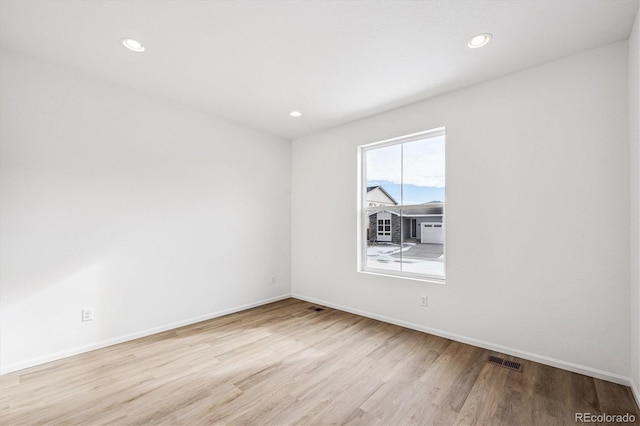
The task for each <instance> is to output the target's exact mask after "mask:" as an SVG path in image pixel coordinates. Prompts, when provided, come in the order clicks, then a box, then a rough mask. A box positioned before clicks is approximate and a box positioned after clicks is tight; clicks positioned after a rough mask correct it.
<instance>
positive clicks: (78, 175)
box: [0, 52, 291, 371]
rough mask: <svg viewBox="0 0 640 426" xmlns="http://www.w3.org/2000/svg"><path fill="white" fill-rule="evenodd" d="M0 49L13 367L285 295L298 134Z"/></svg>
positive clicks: (5, 355)
mask: <svg viewBox="0 0 640 426" xmlns="http://www.w3.org/2000/svg"><path fill="white" fill-rule="evenodd" d="M0 59H1V61H0V63H1V64H2V67H1V74H2V75H1V86H0V91H1V93H2V96H1V97H0V122H1V126H0V129H1V130H0V132H1V133H0V140H1V152H0V154H1V165H0V170H1V176H0V182H1V187H0V190H1V191H0V196H1V197H2V199H1V206H2V210H1V211H0V221H1V222H0V234H1V240H0V244H1V246H0V253H1V257H0V263H1V265H2V267H1V269H0V273H1V276H0V277H1V287H0V291H1V309H0V310H1V319H0V339H1V343H0V349H1V363H2V370H3V371H10V370H13V369H16V368H19V367H24V366H26V365H30V364H33V363H36V362H41V361H45V360H48V359H53V358H56V357H59V356H63V355H68V354H70V353H74V352H77V351H80V350H85V349H89V348H92V347H95V346H99V345H101V344H104V343H113V342H114V341H118V340H121V339H123V338H127V337H132V336H135V335H140V334H144V333H145V332H148V331H149V330H158V329H162V328H166V327H170V326H171V325H176V324H181V323H184V322H189V321H192V320H194V319H196V318H202V317H207V316H210V315H215V314H216V313H220V312H223V311H229V310H234V309H238V308H240V307H243V306H246V305H251V304H256V303H261V302H263V301H264V300H266V299H270V298H274V297H277V296H280V295H288V294H289V293H290V220H291V219H290V182H291V179H290V178H291V175H290V164H291V162H290V152H291V150H290V142H288V141H285V140H283V139H279V138H275V137H272V136H268V135H265V134H263V133H260V132H257V131H254V130H250V129H246V128H242V127H239V126H236V125H233V124H230V123H228V122H224V121H221V120H217V119H215V118H212V117H210V116H207V115H204V114H201V113H199V112H196V111H193V110H190V109H188V108H186V107H182V106H179V105H176V104H172V103H168V102H165V101H163V100H158V99H153V98H148V97H146V96H144V95H142V94H138V93H135V92H133V91H130V90H127V89H123V88H119V87H117V86H111V85H109V84H107V83H103V82H100V81H97V80H95V81H94V80H92V79H91V78H86V77H84V76H83V75H79V74H75V73H74V72H73V71H70V70H66V69H61V68H56V67H55V66H53V65H51V64H48V63H44V62H39V61H36V60H31V59H27V58H23V57H19V56H15V55H14V54H11V53H8V52H2V53H1V58H0ZM272 274H275V275H276V276H277V284H275V285H273V284H270V279H271V275H272ZM83 307H92V308H94V309H95V320H94V321H93V322H87V323H82V322H81V321H80V312H81V309H82V308H83Z"/></svg>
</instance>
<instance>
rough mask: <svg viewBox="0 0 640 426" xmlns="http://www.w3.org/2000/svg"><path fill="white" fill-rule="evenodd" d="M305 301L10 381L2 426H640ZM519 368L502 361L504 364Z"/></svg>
mask: <svg viewBox="0 0 640 426" xmlns="http://www.w3.org/2000/svg"><path fill="white" fill-rule="evenodd" d="M313 306H314V305H313V304H310V303H307V302H302V301H299V300H296V299H287V300H283V301H280V302H276V303H272V304H268V305H264V306H259V307H256V308H252V309H249V310H247V311H243V312H237V313H234V314H230V315H227V316H224V317H220V318H215V319H212V320H209V321H204V322H201V323H198V324H192V325H189V326H185V327H181V328H178V329H175V330H169V331H166V332H163V333H159V334H156V335H153V336H148V337H145V338H141V339H137V340H133V341H131V342H125V343H121V344H118V345H114V346H111V347H107V348H103V349H100V350H96V351H92V352H88V353H85V354H80V355H77V356H74V357H70V358H66V359H63V360H59V361H55V362H51V363H48V364H43V365H40V366H36V367H33V368H29V369H26V370H22V371H17V372H14V373H10V374H6V375H4V376H2V378H1V380H0V424H2V425H3V426H4V425H7V426H13V425H16V426H18V425H40V424H42V425H87V424H91V425H118V426H122V425H172V426H174V425H213V424H224V425H236V424H237V425H288V424H305V425H326V424H348V425H385V426H386V425H451V424H455V423H457V424H484V425H532V424H534V425H537V424H575V422H574V415H575V412H578V411H580V412H582V411H584V412H591V413H592V414H598V413H603V412H606V413H609V414H618V413H621V414H623V413H626V412H629V413H631V414H634V415H635V416H636V419H638V417H640V416H638V407H636V405H635V402H634V400H633V396H632V394H631V392H630V390H629V388H626V387H624V386H620V385H616V384H613V383H608V382H604V381H602V380H596V379H593V378H590V377H587V376H582V375H579V374H575V373H570V372H567V371H563V370H559V369H556V368H552V367H549V366H545V365H541V364H536V363H534V362H530V361H524V360H518V361H521V362H522V363H523V371H522V372H514V371H510V370H508V369H506V368H502V367H500V366H496V365H493V364H488V363H487V362H486V361H487V358H488V355H490V354H492V352H490V351H487V350H484V349H481V348H477V347H473V346H469V345H465V344H462V343H459V342H453V341H450V340H447V339H444V338H441V337H437V336H432V335H429V334H425V333H420V332H417V331H415V330H408V329H404V328H402V327H398V326H396V325H392V324H387V323H382V322H379V321H376V320H372V319H369V318H363V317H360V316H357V315H352V314H349V313H345V312H341V311H338V310H335V309H331V308H324V310H322V311H319V312H317V311H315V310H311V309H309V308H311V307H313ZM496 355H499V356H501V357H503V358H506V359H511V360H514V359H513V358H512V357H508V356H506V355H502V354H496Z"/></svg>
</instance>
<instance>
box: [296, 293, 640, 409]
mask: <svg viewBox="0 0 640 426" xmlns="http://www.w3.org/2000/svg"><path fill="white" fill-rule="evenodd" d="M291 297H294V298H296V299H300V300H304V301H307V302H311V303H317V304H319V305H324V306H328V307H330V308H334V309H338V310H340V311H345V312H350V313H352V314H356V315H360V316H363V317H367V318H371V319H375V320H379V321H383V322H386V323H390V324H395V325H399V326H401V327H405V328H410V329H412V330H417V331H422V332H424V333H429V334H433V335H436V336H440V337H444V338H446V339H450V340H455V341H456V342H461V343H467V344H469V345H472V346H478V347H480V348H484V349H488V350H491V351H496V352H500V353H504V354H507V355H512V356H516V357H518V358H523V359H526V360H529V361H534V362H538V363H540V364H545V365H549V366H551V367H557V368H560V369H563V370H568V371H572V372H574V373H579V374H584V375H585V376H590V377H595V378H597V379H602V380H606V381H608V382H613V383H618V384H621V385H625V386H630V387H631V388H632V390H633V392H634V395H635V397H636V400H638V401H639V402H638V404H639V405H640V400H639V399H638V396H639V394H638V389H637V387H636V388H634V387H633V385H632V381H631V379H630V378H629V377H625V376H622V375H620V374H616V373H611V372H608V371H604V370H599V369H597V368H591V367H587V366H584V365H579V364H574V363H572V362H568V361H563V360H560V359H556V358H551V357H548V356H544V355H538V354H534V353H531V352H527V351H521V350H519V349H514V348H509V347H507V346H502V345H498V344H495V343H491V342H486V341H484V340H478V339H474V338H471V337H466V336H461V335H459V334H455V333H449V332H447V331H443V330H438V329H435V328H431V327H425V326H423V325H420V324H415V323H411V322H408V321H402V320H398V319H395V318H390V317H386V316H383V315H378V314H373V313H371V312H367V311H362V310H360V309H354V308H350V307H347V306H342V305H338V304H335V303H331V302H327V301H324V300H320V299H315V298H313V297H307V296H303V295H302V294H298V293H292V294H291Z"/></svg>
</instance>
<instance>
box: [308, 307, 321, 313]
mask: <svg viewBox="0 0 640 426" xmlns="http://www.w3.org/2000/svg"><path fill="white" fill-rule="evenodd" d="M309 309H310V310H312V311H316V312H320V311H324V308H321V307H319V306H312V307H310V308H309Z"/></svg>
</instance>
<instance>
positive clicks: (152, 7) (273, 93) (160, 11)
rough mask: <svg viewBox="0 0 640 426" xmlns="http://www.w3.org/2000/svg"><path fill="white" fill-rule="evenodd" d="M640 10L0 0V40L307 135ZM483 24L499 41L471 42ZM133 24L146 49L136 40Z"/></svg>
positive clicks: (611, 1)
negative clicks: (126, 41) (132, 45)
mask: <svg viewBox="0 0 640 426" xmlns="http://www.w3.org/2000/svg"><path fill="white" fill-rule="evenodd" d="M637 11H638V0H628V1H627V0H603V1H598V0H589V1H558V0H552V1H516V0H512V1H303V0H297V1H188V0H183V1H159V0H156V1H117V0H112V1H100V0H92V1H64V0H49V1H14V0H1V1H0V44H1V46H2V48H3V49H7V50H9V51H15V52H19V53H23V54H26V55H29V56H35V57H41V58H44V59H46V60H50V61H53V62H55V63H58V64H61V65H64V66H68V67H70V68H73V69H77V70H79V71H81V72H85V73H89V74H92V75H94V76H97V77H99V78H101V79H104V80H108V81H111V82H116V83H119V84H123V85H126V86H129V87H134V88H136V90H139V91H143V92H146V93H150V94H153V95H155V96H162V97H164V98H168V99H171V100H173V101H177V102H181V103H184V104H188V105H190V106H193V107H195V108H197V109H200V110H204V111H207V112H210V113H212V114H215V115H217V116H221V117H224V118H226V119H229V120H232V121H235V122H237V123H240V124H243V125H246V126H249V127H253V128H256V129H260V130H263V131H266V132H269V133H271V134H274V135H278V136H282V137H285V138H288V139H295V138H297V137H300V136H303V135H307V134H310V133H313V132H316V131H319V130H322V129H325V128H329V127H333V126H336V125H340V124H343V123H346V122H349V121H352V120H355V119H358V118H362V117H366V116H369V115H372V114H375V113H378V112H382V111H386V110H389V109H393V108H397V107H399V106H402V105H406V104H408V103H412V102H416V101H418V100H421V99H425V98H428V97H432V96H435V95H438V94H441V93H445V92H448V91H451V90H455V89H458V88H461V87H465V86H469V85H471V84H475V83H478V82H481V81H484V80H487V79H491V78H495V77H498V76H501V75H505V74H509V73H512V72H514V71H518V70H522V69H525V68H528V67H531V66H535V65H538V64H542V63H544V62H548V61H551V60H554V59H557V58H561V57H563V56H566V55H569V54H572V53H576V52H579V51H583V50H586V49H591V48H595V47H599V46H603V45H606V44H609V43H612V42H616V41H620V40H624V39H626V38H627V37H628V35H629V32H630V30H631V26H632V24H633V19H634V17H635V14H636V13H637ZM480 32H490V33H492V34H493V36H494V38H493V41H492V42H491V43H490V44H489V45H488V46H486V47H485V48H482V49H468V48H467V47H466V42H467V40H468V39H469V37H470V36H472V35H475V34H477V33H480ZM125 36H128V37H132V38H136V39H138V40H140V41H141V42H143V43H144V44H145V45H146V47H147V51H146V52H145V53H143V54H135V53H132V52H129V51H127V50H126V49H124V48H123V47H122V46H121V45H120V43H119V39H120V38H121V37H125ZM294 109H297V110H300V111H302V112H303V113H304V115H303V117H301V118H298V119H293V118H291V117H289V116H288V112H289V111H291V110H294Z"/></svg>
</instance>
